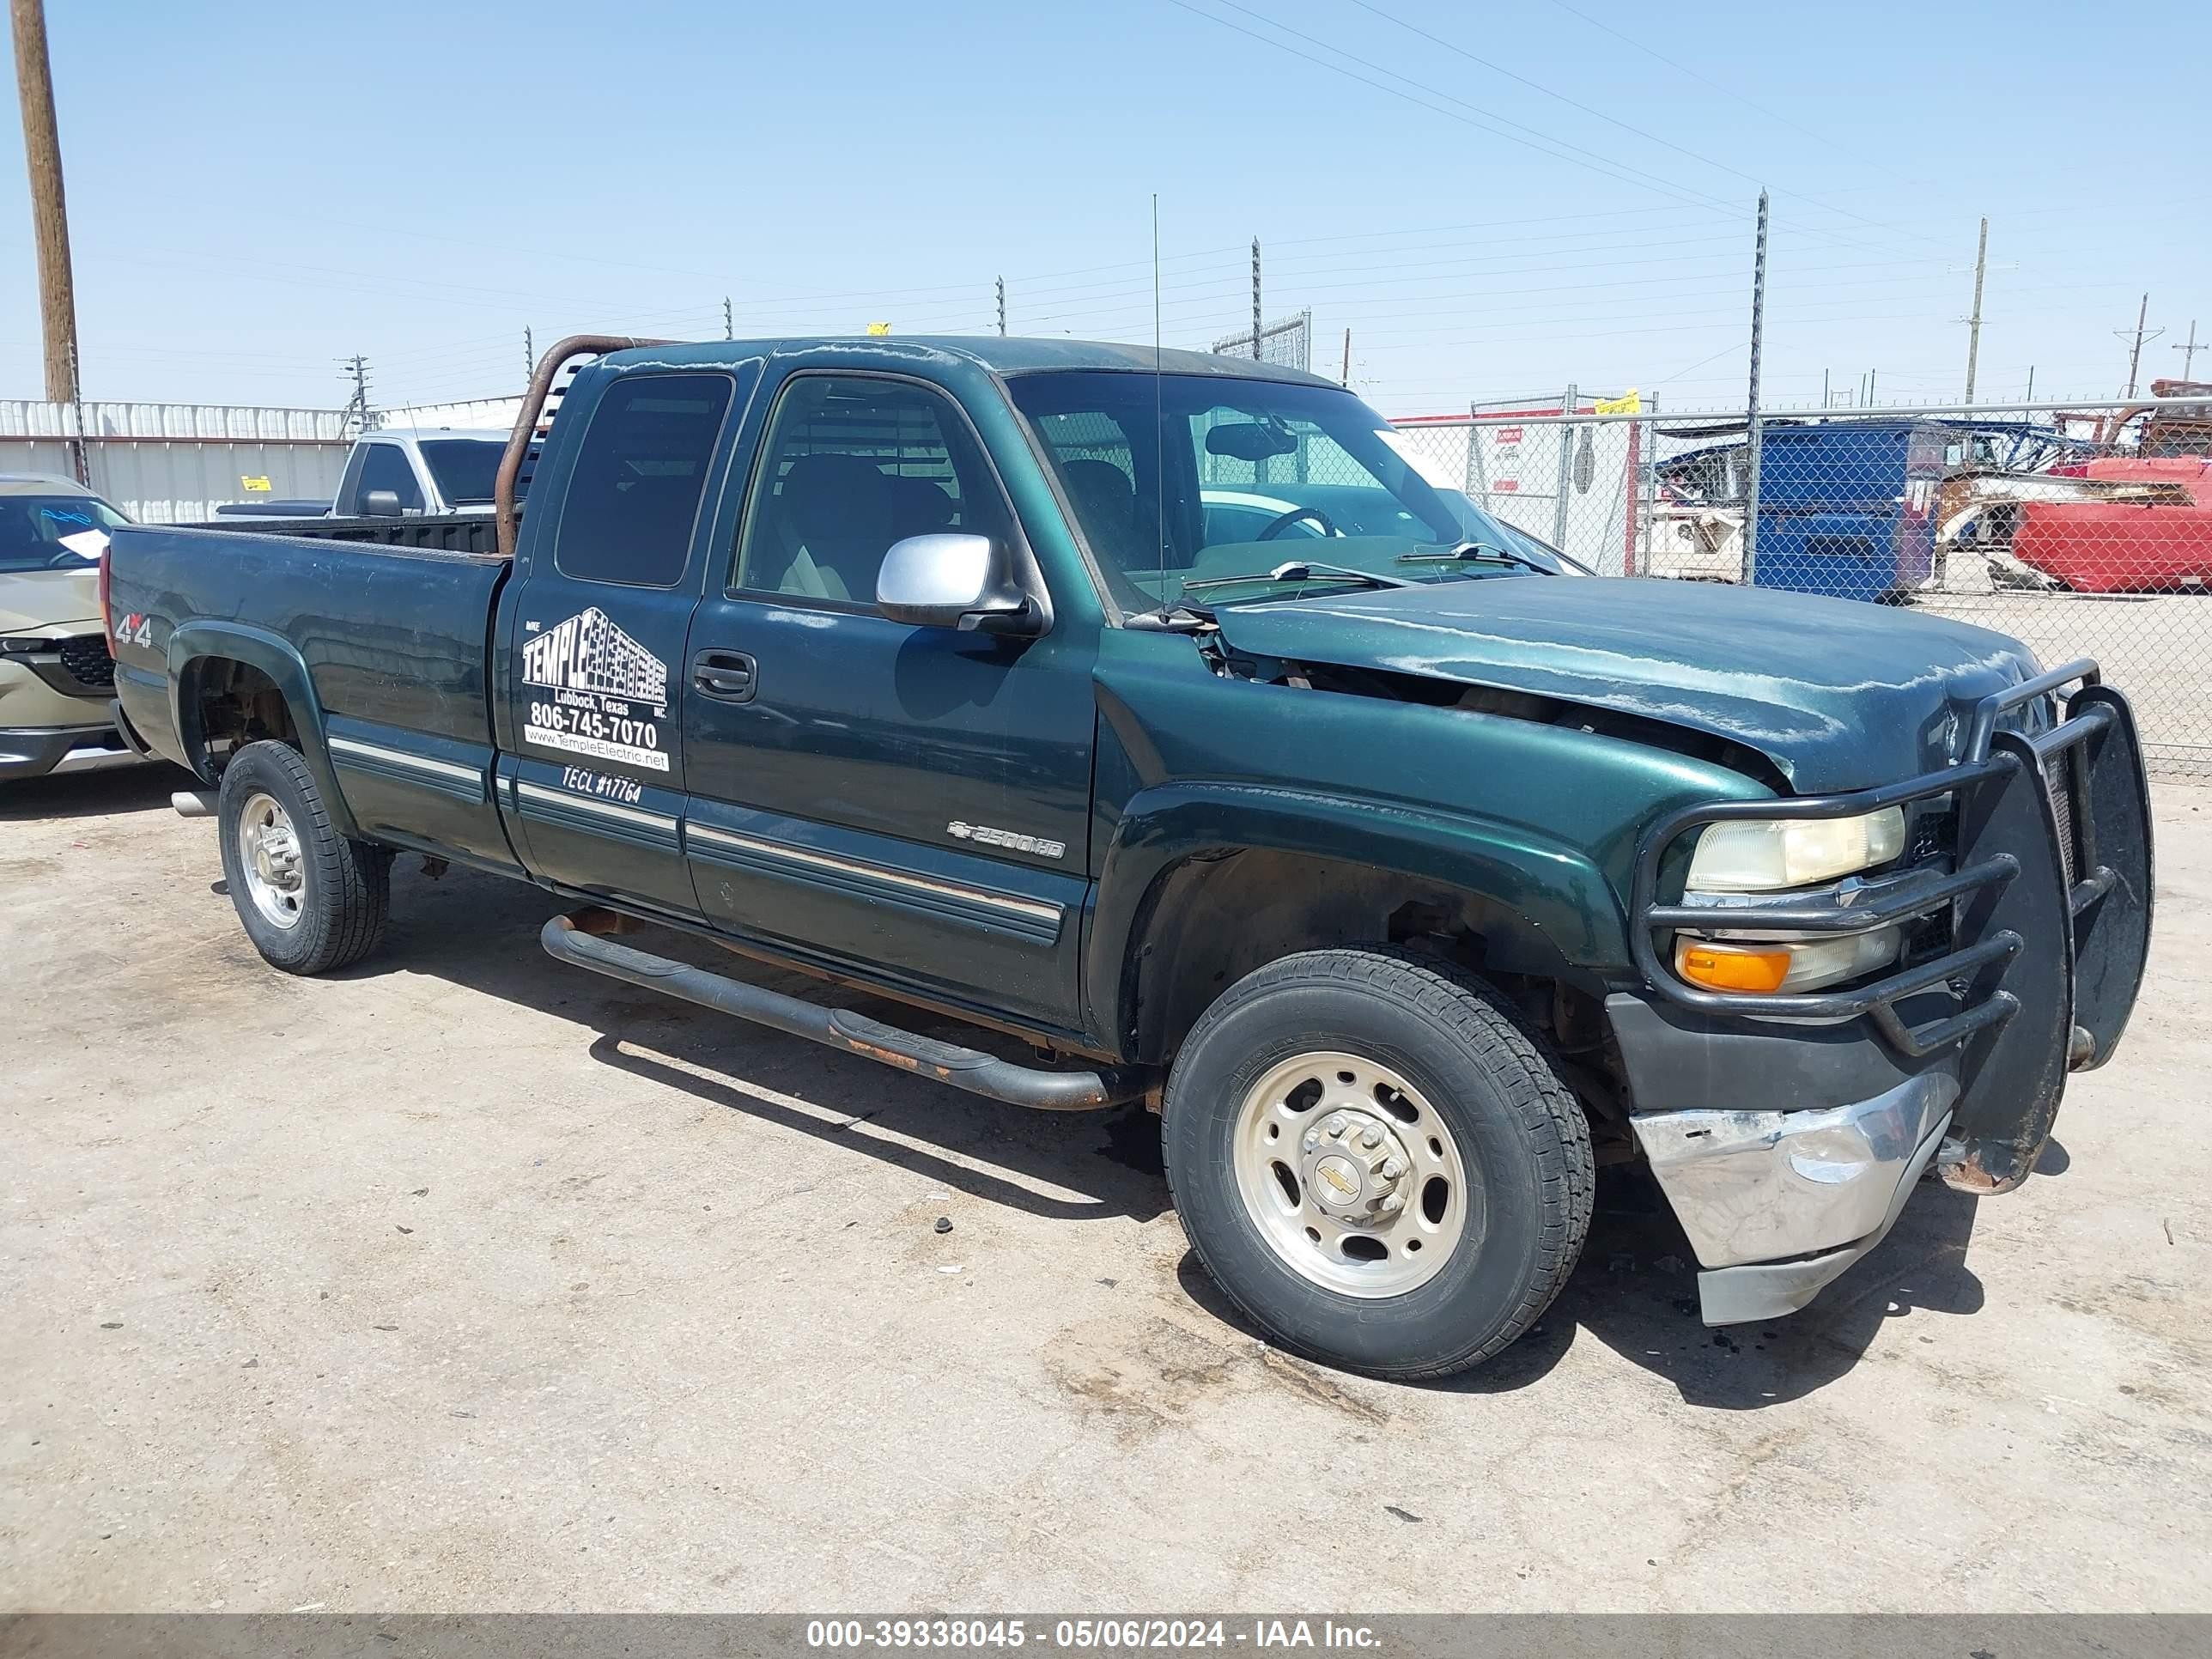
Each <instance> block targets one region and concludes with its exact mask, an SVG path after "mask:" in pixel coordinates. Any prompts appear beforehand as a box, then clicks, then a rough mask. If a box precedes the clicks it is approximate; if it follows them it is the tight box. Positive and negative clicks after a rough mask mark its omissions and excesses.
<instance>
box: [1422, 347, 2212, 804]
mask: <svg viewBox="0 0 2212 1659" xmlns="http://www.w3.org/2000/svg"><path fill="white" fill-rule="evenodd" d="M2157 389H2158V390H2159V391H2160V392H2165V393H2167V394H2169V395H2167V396H2165V397H2163V398H2159V399H2157V400H2156V401H2154V402H2153V401H2149V400H2146V401H2144V402H2138V403H2135V404H2118V403H2115V404H2069V405H2068V406H2067V407H2065V408H2063V409H2060V408H2056V407H2051V406H2031V407H2030V408H2027V409H2021V408H2019V407H2017V406H2015V407H2012V408H2009V409H1999V408H1987V407H1984V408H1978V409H1972V410H1968V409H1953V410H1931V409H1890V410H1869V409H1860V410H1851V411H1850V412H1849V413H1844V412H1842V411H1836V412H1832V413H1817V412H1816V413H1810V414H1807V413H1797V412H1792V413H1789V414H1779V415H1770V416H1765V418H1764V419H1763V420H1761V421H1759V422H1756V423H1754V422H1752V421H1750V420H1749V419H1747V417H1746V416H1745V414H1744V413H1743V412H1742V411H1741V410H1738V411H1736V412H1735V413H1733V414H1689V413H1680V414H1677V413H1669V412H1667V411H1663V410H1656V409H1654V408H1653V407H1651V406H1650V404H1649V403H1648V402H1646V403H1641V404H1637V405H1635V406H1634V407H1632V408H1629V409H1626V410H1618V409H1608V408H1607V406H1606V405H1605V404H1602V403H1601V402H1598V401H1596V400H1591V399H1587V398H1575V397H1573V396H1572V395H1571V393H1570V394H1569V395H1567V396H1565V397H1563V398H1561V399H1560V400H1559V402H1558V403H1555V404H1551V405H1550V406H1548V407H1547V406H1542V405H1537V404H1526V405H1522V406H1518V407H1513V408H1491V407H1485V406H1482V405H1477V406H1476V408H1475V410H1474V412H1473V413H1471V414H1469V415H1465V416H1427V417H1420V418H1416V419H1411V420H1401V421H1400V422H1397V425H1398V428H1399V430H1400V431H1401V433H1402V434H1403V438H1402V440H1401V442H1402V444H1403V446H1404V449H1405V452H1406V453H1407V454H1408V455H1409V456H1411V457H1412V458H1413V459H1414V462H1415V465H1418V466H1419V469H1420V470H1421V471H1422V472H1423V473H1424V474H1425V476H1426V477H1427V478H1428V480H1429V482H1430V483H1432V484H1436V485H1439V486H1443V487H1445V488H1449V489H1456V490H1461V491H1463V492H1464V493H1465V494H1466V495H1467V497H1468V500H1469V501H1471V502H1472V503H1473V505H1474V507H1478V508H1480V509H1481V510H1482V511H1483V512H1484V513H1488V514H1489V515H1490V516H1491V517H1492V518H1493V519H1496V520H1500V521H1502V522H1503V523H1504V524H1505V525H1507V526H1510V527H1511V528H1513V529H1516V530H1518V531H1521V532H1523V533H1525V534H1527V535H1529V536H1533V537H1534V538H1537V539H1538V540H1540V541H1542V542H1545V543H1547V544H1551V545H1552V546H1553V547H1555V548H1557V549H1559V550H1560V551H1562V552H1564V553H1566V554H1568V555H1569V556H1571V557H1573V558H1575V559H1577V560H1578V561H1580V562H1582V563H1583V564H1585V565H1588V566H1589V568H1591V569H1593V570H1595V571H1596V572H1598V573H1600V574H1604V575H1608V576H1624V575H1626V576H1645V577H1654V578H1659V579H1667V580H1680V581H1717V582H1740V583H1749V584H1752V585H1753V586H1759V587H1774V588H1781V589H1786V590H1790V591H1793V592H1805V593H1820V594H1826V595H1830V596H1832V597H1835V598H1838V599H1856V600H1861V601H1864V602H1868V603H1872V604H1881V605H1899V606H1909V607H1911V608H1913V609H1916V610H1921V611H1929V612H1931V613H1933V614H1936V615H1938V616H1945V617H1956V618H1958V619H1959V620H1960V621H1964V622H1971V623H1976V624H1978V625H1979V626H1981V627H1984V628H1990V629H1996V631H1998V632H2000V633H2003V634H2008V635H2014V636H2015V637H2016V638H2018V639H2020V640H2021V641H2025V642H2026V643H2027V645H2028V646H2029V647H2032V648H2033V650H2034V652H2035V653H2036V655H2037V656H2038V657H2039V658H2040V659H2042V660H2043V661H2044V662H2045V663H2046V664H2055V663H2057V662H2061V661H2063V660H2065V659H2069V658H2072V657H2082V656H2087V657H2094V658H2095V659H2097V660H2098V661H2099V662H2100V664H2102V665H2103V666H2104V669H2105V672H2106V676H2107V678H2109V679H2111V680H2112V683H2113V684H2117V685H2118V686H2120V687H2122V688H2123V689H2124V690H2125V691H2126V692H2127V693H2128V695H2129V696H2130V697H2131V698H2132V699H2133V700H2134V702H2135V706H2136V713H2137V715H2138V717H2139V719H2140V720H2141V722H2142V735H2143V740H2144V745H2145V749H2146V750H2147V752H2148V757H2149V758H2150V763H2151V766H2152V769H2153V771H2154V774H2157V775H2162V776H2166V777H2171V778H2186V779H2194V780H2197V781H2212V593H2208V592H2206V586H2207V584H2208V583H2212V459H2209V458H2212V386H2202V385H2191V386H2176V385H2174V384H2172V383H2161V384H2160V386H2159V387H2158V388H2157ZM2197 398H2201V401H2192V399H2197ZM1623 401H1626V400H1623ZM1655 625H1657V624H1656V623H1655ZM1816 648H1817V641H1808V649H1816Z"/></svg>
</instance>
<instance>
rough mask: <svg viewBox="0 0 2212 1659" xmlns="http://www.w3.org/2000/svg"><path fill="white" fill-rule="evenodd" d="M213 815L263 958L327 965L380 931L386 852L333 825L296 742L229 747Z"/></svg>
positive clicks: (362, 948) (358, 955) (337, 963)
mask: <svg viewBox="0 0 2212 1659" xmlns="http://www.w3.org/2000/svg"><path fill="white" fill-rule="evenodd" d="M216 822H217V823H218V824H219V826H220V829H221V835H222V873H223V878H224V881H225V884H226V885H228V888H229V889H230V902H231V904H232V906H233V908H235V909H236V910H237V912H238V919H239V921H240V923H241V924H243V925H244V927H245V928H246V937H247V938H248V939H252V941H253V948H254V949H255V950H257V951H260V952H261V956H262V959H263V960H264V961H265V962H267V963H269V964H270V966H271V967H275V968H282V969H283V970H284V971H285V972H286V973H288V974H321V973H327V972H329V971H330V970H331V969H333V968H343V967H347V966H349V965H350V964H352V963H356V962H358V961H360V960H361V959H362V957H365V956H367V955H368V953H369V952H370V951H374V949H375V948H376V947H377V945H379V944H380V942H381V941H382V939H383V938H384V922H385V917H386V914H387V913H388V911H389V909H390V908H391V901H392V854H390V853H389V852H388V851H386V850H385V849H384V848H379V847H373V846H371V845H369V843H368V842H360V841H353V840H350V839H349V838H348V837H346V836H342V835H340V834H339V833H338V832H337V829H334V828H333V827H332V826H331V820H330V814H329V812H328V811H327V810H326V809H325V806H324V805H323V798H322V794H321V792H320V791H319V790H318V789H317V788H316V787H315V780H314V775H313V774H312V773H311V772H309V771H308V770H307V762H306V761H304V760H302V759H301V757H300V752H299V750H296V749H294V748H292V747H291V746H290V745H289V744H282V743H273V742H264V743H253V744H247V745H246V747H245V748H243V749H241V750H239V751H238V753H237V754H235V755H234V756H233V757H231V760H230V763H229V764H228V766H226V767H225V768H224V769H223V774H222V793H221V796H220V798H219V800H218V803H217V810H216Z"/></svg>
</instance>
